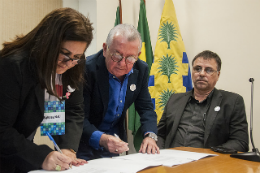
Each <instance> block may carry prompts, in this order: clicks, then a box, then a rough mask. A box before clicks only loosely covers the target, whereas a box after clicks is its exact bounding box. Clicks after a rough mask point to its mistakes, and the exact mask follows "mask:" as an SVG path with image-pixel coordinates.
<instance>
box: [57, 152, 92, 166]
mask: <svg viewBox="0 0 260 173" xmlns="http://www.w3.org/2000/svg"><path fill="white" fill-rule="evenodd" d="M61 151H62V153H63V154H65V155H66V156H68V157H70V158H71V159H72V165H73V166H79V165H84V164H86V163H88V162H87V161H86V160H83V159H78V158H77V156H76V153H74V152H72V151H71V150H69V149H61Z"/></svg>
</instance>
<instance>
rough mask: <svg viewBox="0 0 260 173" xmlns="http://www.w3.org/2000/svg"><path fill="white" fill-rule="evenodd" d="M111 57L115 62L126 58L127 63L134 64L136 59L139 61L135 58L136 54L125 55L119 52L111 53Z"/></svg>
mask: <svg viewBox="0 0 260 173" xmlns="http://www.w3.org/2000/svg"><path fill="white" fill-rule="evenodd" d="M107 50H108V51H109V52H110V50H109V48H108V47H107ZM110 55H111V59H112V60H113V61H114V62H120V61H122V59H124V58H125V62H126V63H127V64H134V63H135V62H136V61H137V58H135V56H134V55H130V56H128V57H123V56H122V55H120V54H119V53H113V54H111V53H110Z"/></svg>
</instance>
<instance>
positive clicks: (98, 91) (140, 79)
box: [81, 50, 157, 144]
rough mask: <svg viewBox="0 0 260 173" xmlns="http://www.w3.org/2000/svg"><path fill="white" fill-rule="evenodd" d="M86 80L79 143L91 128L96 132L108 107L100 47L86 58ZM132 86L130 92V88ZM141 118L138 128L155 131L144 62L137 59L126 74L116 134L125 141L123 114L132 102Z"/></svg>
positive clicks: (103, 64)
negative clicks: (82, 124) (125, 88)
mask: <svg viewBox="0 0 260 173" xmlns="http://www.w3.org/2000/svg"><path fill="white" fill-rule="evenodd" d="M86 82H87V85H86V86H87V87H86V88H85V89H84V106H85V120H84V126H83V134H82V137H81V142H83V143H87V144H88V141H89V138H90V136H91V135H92V133H93V132H94V131H98V127H99V125H100V124H101V122H102V120H103V118H104V116H105V114H106V111H107V107H108V101H109V73H108V70H107V68H106V64H105V57H104V56H103V50H101V51H99V52H98V53H97V54H95V55H92V56H90V57H88V58H87V62H86ZM133 84H134V85H135V86H136V89H135V90H134V91H131V90H130V86H131V85H133ZM133 102H134V103H135V108H136V110H137V111H138V113H139V115H140V118H141V131H142V133H143V134H144V133H145V132H147V131H150V132H154V133H157V124H156V122H157V116H156V113H155V112H154V110H153V104H152V102H151V97H150V94H149V91H148V65H147V64H146V63H145V62H143V61H141V60H137V62H136V63H135V64H134V66H133V73H132V74H130V75H129V78H128V84H127V91H126V96H125V105H124V109H123V112H122V115H121V117H120V120H119V123H118V124H119V133H120V134H119V137H120V138H121V139H122V140H124V141H126V140H127V139H126V128H125V116H126V111H127V109H128V108H129V106H130V105H131V104H132V103H133Z"/></svg>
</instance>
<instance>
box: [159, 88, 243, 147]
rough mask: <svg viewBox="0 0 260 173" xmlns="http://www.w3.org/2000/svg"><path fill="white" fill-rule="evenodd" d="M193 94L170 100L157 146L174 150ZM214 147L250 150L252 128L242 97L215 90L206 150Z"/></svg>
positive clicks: (206, 125)
mask: <svg viewBox="0 0 260 173" xmlns="http://www.w3.org/2000/svg"><path fill="white" fill-rule="evenodd" d="M190 92H192V91H189V92H187V93H180V94H173V95H172V96H171V97H170V99H169V100H168V103H167V105H166V106H165V108H164V113H163V115H162V118H161V120H160V122H159V124H158V143H157V144H158V146H159V147H160V148H172V142H173V139H174V137H175V134H176V131H177V129H178V125H179V122H180V120H181V117H182V114H183V111H184V109H185V107H186V104H187V102H188V99H189V96H190V95H191V94H190ZM216 106H219V107H220V110H219V111H217V110H215V107H216ZM212 146H223V147H226V148H230V149H235V150H238V151H248V125H247V120H246V113H245V105H244V100H243V98H242V97H241V96H240V95H238V94H235V93H231V92H227V91H223V90H217V89H215V90H214V92H213V97H212V100H211V105H210V107H209V110H208V113H207V119H206V124H205V134H204V147H205V148H209V147H212Z"/></svg>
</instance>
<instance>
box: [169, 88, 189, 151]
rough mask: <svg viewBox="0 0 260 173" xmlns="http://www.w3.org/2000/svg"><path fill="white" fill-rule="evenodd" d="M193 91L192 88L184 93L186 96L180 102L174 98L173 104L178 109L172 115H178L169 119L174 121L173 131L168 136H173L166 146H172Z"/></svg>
mask: <svg viewBox="0 0 260 173" xmlns="http://www.w3.org/2000/svg"><path fill="white" fill-rule="evenodd" d="M191 92H192V90H191V91H188V92H186V93H184V96H183V97H182V98H181V99H180V100H179V101H178V102H175V100H173V104H174V107H176V109H175V110H173V111H175V112H173V113H172V115H176V116H172V118H173V119H170V120H169V121H173V125H172V128H171V131H170V132H169V135H168V136H171V140H170V141H168V142H169V143H168V144H167V143H165V147H170V146H171V143H172V141H173V139H174V136H175V134H176V130H177V128H178V126H179V123H180V120H181V117H182V114H183V112H184V109H185V107H186V105H187V102H188V99H189V98H190V95H191V94H190V93H191Z"/></svg>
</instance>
